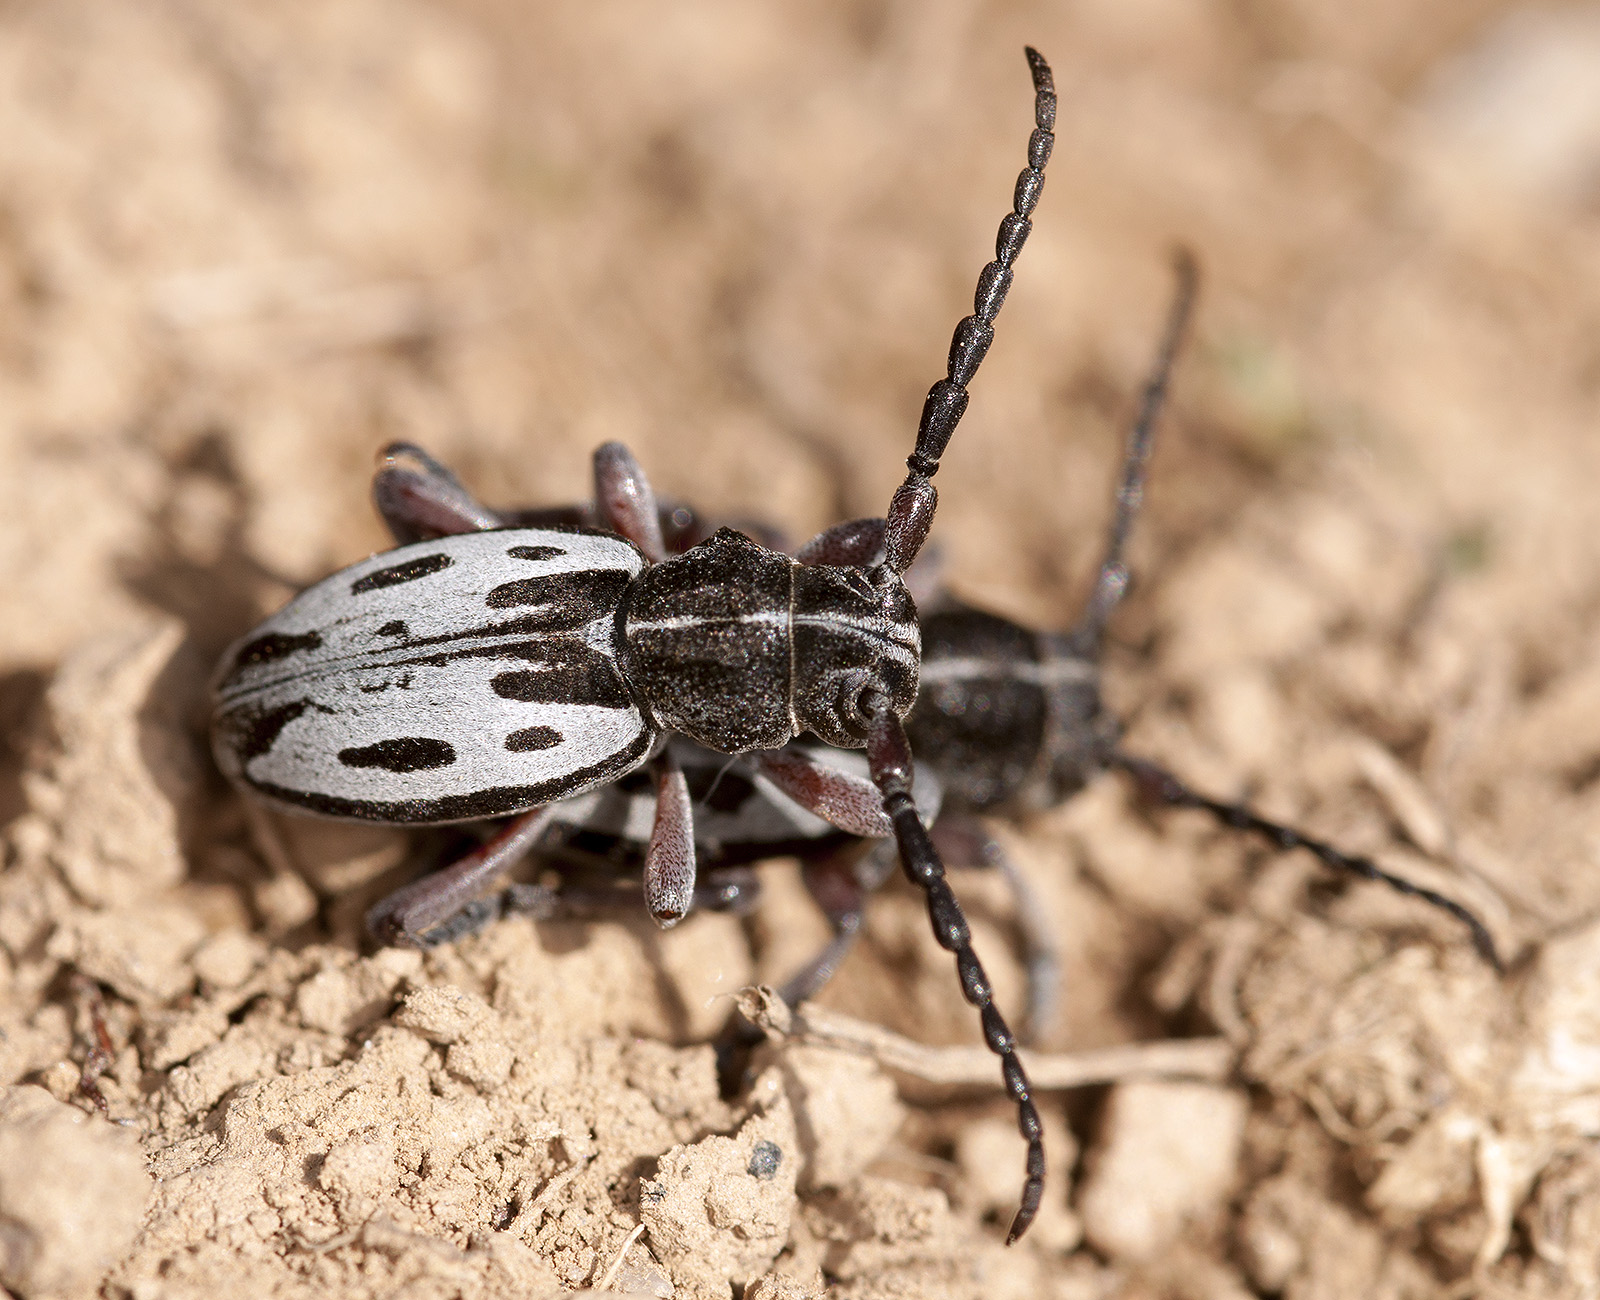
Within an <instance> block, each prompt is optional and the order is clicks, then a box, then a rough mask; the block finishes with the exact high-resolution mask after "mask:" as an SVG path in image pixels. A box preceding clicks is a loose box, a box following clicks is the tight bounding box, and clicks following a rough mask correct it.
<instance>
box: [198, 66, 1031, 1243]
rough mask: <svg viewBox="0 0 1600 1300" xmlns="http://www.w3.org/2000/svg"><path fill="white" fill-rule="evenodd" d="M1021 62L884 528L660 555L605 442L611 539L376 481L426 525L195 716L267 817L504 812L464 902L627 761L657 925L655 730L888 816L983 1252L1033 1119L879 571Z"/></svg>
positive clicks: (986, 272)
mask: <svg viewBox="0 0 1600 1300" xmlns="http://www.w3.org/2000/svg"><path fill="white" fill-rule="evenodd" d="M1027 56H1028V65H1029V68H1030V71H1031V73H1032V77H1033V87H1034V123H1035V126H1034V131H1033V133H1032V135H1031V136H1030V138H1029V141H1028V163H1027V166H1026V167H1025V168H1024V169H1023V171H1022V172H1021V174H1020V175H1019V176H1018V178H1017V184H1016V190H1015V194H1014V196H1013V202H1012V211H1011V212H1010V213H1009V214H1007V215H1006V217H1005V218H1004V219H1003V220H1002V221H1001V223H1000V229H999V234H998V236H997V238H996V241H995V258H994V260H993V261H992V262H990V263H989V264H988V265H987V266H985V267H984V269H983V272H982V273H981V274H980V276H979V277H978V287H977V291H976V293H975V295H974V301H973V312H972V314H971V315H970V316H967V317H966V318H965V319H963V320H962V321H961V323H960V324H959V325H957V326H956V329H955V334H954V336H953V337H952V339H951V343H950V354H949V360H948V364H947V367H946V374H945V377H944V378H943V379H941V380H939V381H938V382H937V383H935V384H934V385H933V387H932V388H931V389H930V390H929V392H928V396H927V399H926V401H925V403H924V405H923V411H922V418H921V421H920V424H919V427H918V430H917V441H916V448H915V450H914V451H913V452H912V454H911V455H910V457H908V459H907V462H906V465H907V470H908V472H907V475H906V478H905V481H904V482H903V483H902V484H901V486H900V487H899V489H897V490H896V492H895V494H894V497H893V499H892V500H891V501H890V504H889V509H888V511H887V513H886V515H885V517H884V518H882V519H870V520H854V521H850V522H847V523H842V524H836V525H834V526H833V527H831V528H829V529H826V530H825V531H824V532H822V533H820V534H818V535H817V536H816V537H815V538H813V539H812V540H811V541H810V542H808V543H807V544H806V545H805V546H804V547H803V548H801V550H800V552H799V554H798V555H797V556H795V557H790V556H787V555H784V554H781V553H779V552H776V551H772V550H769V549H767V548H765V547H763V546H761V545H759V544H757V543H756V542H754V541H752V540H750V539H749V538H748V537H746V536H744V535H743V534H741V533H738V532H735V531H733V530H732V529H727V528H725V529H721V530H719V531H718V532H717V533H716V534H714V535H713V536H712V537H711V538H710V539H708V540H707V541H705V542H703V543H701V544H700V545H698V546H695V547H692V548H691V549H689V550H688V551H685V552H684V553H683V554H681V555H676V556H670V557H669V556H668V555H667V552H666V549H665V545H664V542H663V539H662V535H661V529H660V526H659V517H658V514H657V510H656V505H655V499H654V496H653V494H652V492H651V490H650V486H649V484H648V482H647V481H646V479H645V476H644V473H643V471H642V470H641V469H640V468H639V466H638V464H637V463H636V462H635V461H634V459H633V457H632V456H631V455H630V454H629V453H628V452H627V450H626V449H625V448H623V447H621V446H620V445H619V444H615V443H611V444H607V445H606V446H603V447H601V448H600V449H599V450H598V451H597V452H596V453H595V487H596V504H597V506H598V508H599V509H600V511H601V512H602V514H603V516H604V518H605V520H606V522H607V524H608V525H609V526H610V527H611V528H612V529H613V530H614V532H615V534H617V535H613V534H611V533H605V532H600V531H597V530H586V529H582V528H578V529H561V528H521V529H512V530H494V528H493V520H492V519H484V518H482V517H480V516H479V515H477V514H475V513H474V512H473V511H472V509H471V505H472V503H471V501H470V499H468V500H465V501H463V500H457V499H454V498H452V497H450V496H449V495H445V496H442V497H433V498H423V497H418V498H416V499H414V500H411V501H409V503H407V501H406V499H404V498H402V501H401V504H402V509H404V508H405V506H406V505H407V504H409V505H410V506H414V508H415V515H414V516H413V517H411V518H410V519H409V521H408V522H409V523H410V525H411V526H413V527H414V528H415V529H416V531H417V533H418V534H419V535H421V534H422V533H424V532H430V531H431V532H435V533H439V534H441V536H439V537H437V538H436V539H433V540H422V541H417V542H413V543H411V544H410V545H406V546H402V547H400V548H398V549H397V550H394V551H388V552H385V553H383V554H380V555H376V556H373V557H372V558H370V559H367V560H364V561H362V562H360V563H358V564H354V565H352V566H350V567H349V568H347V569H345V570H343V571H341V572H339V573H336V574H334V575H333V576H332V577H330V578H326V579H324V580H323V581H322V582H320V583H318V584H316V585H315V586H313V587H311V588H309V589H308V590H307V591H305V592H303V593H301V594H300V595H299V596H298V597H296V598H295V599H294V600H293V601H291V602H290V603H289V604H288V605H287V606H286V607H285V608H284V609H283V610H281V611H279V613H277V614H276V615H274V616H273V617H272V618H270V619H268V620H267V621H266V622H265V623H263V624H262V625H261V626H260V627H258V628H256V629H255V630H254V631H253V632H251V633H249V634H248V635H247V636H246V637H245V638H244V639H242V640H241V641H239V642H238V643H237V644H235V645H234V646H233V647H231V648H230V649H229V651H228V652H227V653H226V654H225V655H224V658H223V660H222V663H221V665H220V666H219V668H218V671H217V676H216V679H215V685H214V700H213V714H212V748H213V750H214V752H215V754H216V757H217V762H218V765H219V766H220V767H221V768H222V770H223V771H224V772H225V773H226V774H227V775H228V776H229V777H231V778H233V779H234V780H236V781H238V782H240V783H241V784H243V785H245V786H246V787H248V788H249V789H250V790H251V791H253V792H254V793H256V794H258V795H261V796H264V797H266V798H268V799H270V800H273V801H275V802H278V803H281V804H284V805H286V806H287V807H290V808H294V809H301V810H306V811H310V812H315V813H321V814H324V815H326V816H333V817H345V818H355V819H358V820H364V821H376V822H389V823H418V824H426V823H442V822H452V821H461V820H468V819H473V818H480V817H490V816H496V815H502V814H515V815H516V816H515V817H514V820H512V821H511V822H510V823H509V824H508V826H507V827H506V829H504V830H503V831H501V832H500V834H499V835H498V836H497V837H496V838H495V839H494V840H493V841H491V842H490V844H489V845H487V846H485V848H484V849H483V850H481V851H479V852H477V853H475V854H472V855H469V858H468V859H467V860H465V861H464V862H463V863H460V864H457V866H456V867H454V868H451V873H452V875H453V878H454V879H455V880H456V882H457V884H458V885H459V886H460V887H461V889H462V890H463V891H465V896H467V897H470V896H473V895H475V894H477V893H478V892H481V884H482V882H483V881H484V880H485V879H487V878H491V877H493V876H497V875H498V874H499V872H500V871H501V869H502V868H503V865H504V863H505V861H506V860H507V858H506V855H507V854H511V855H517V854H520V852H521V851H523V850H525V849H526V848H528V847H531V845H533V844H535V843H537V841H538V838H539V836H540V834H541V833H542V831H543V829H544V827H545V825H546V824H548V822H549V820H550V817H551V813H550V809H549V808H548V806H547V805H549V804H550V803H551V802H552V801H555V800H559V799H561V798H565V797H567V796H570V795H575V794H579V793H582V792H583V791H584V790H587V789H592V788H594V787H596V786H599V785H604V784H606V783H608V782H610V781H614V780H615V779H617V778H618V777H620V776H622V775H623V774H624V773H626V772H629V771H632V770H633V769H634V768H637V767H640V766H642V765H644V764H646V763H650V764H652V765H653V768H654V773H655V778H656V818H655V825H654V827H653V829H652V832H651V837H650V844H649V847H648V849H647V850H646V852H645V863H644V877H645V893H646V898H647V901H648V903H649V906H650V910H651V912H652V913H653V914H654V915H655V916H656V917H657V919H658V920H660V921H662V922H664V923H667V922H671V921H674V920H676V919H678V918H680V917H681V916H682V915H683V913H684V912H685V911H686V910H687V908H688V906H689V904H690V902H691V901H692V899H693V892H694V833H693V828H692V810H691V804H690V801H689V796H688V790H687V787H686V785H685V782H684V778H683V773H682V771H681V770H680V769H679V768H678V766H677V764H676V763H675V762H674V761H673V759H672V756H671V751H670V750H669V749H665V748H664V747H663V742H664V740H665V738H666V737H667V736H668V735H669V734H670V733H681V734H683V735H686V736H688V737H689V738H690V739H691V740H694V741H696V742H698V743H700V744H702V745H705V746H707V747H708V748H710V749H714V750H718V751H720V752H722V753H728V754H740V753H747V752H753V751H764V752H763V753H762V754H761V757H760V759H759V760H758V761H759V763H760V766H761V768H762V770H763V771H764V772H766V773H767V774H768V775H769V776H770V777H771V778H772V780H773V782H774V784H776V785H777V786H778V787H779V788H781V789H782V790H784V791H785V793H787V794H789V795H790V796H791V797H792V798H794V799H796V800H797V801H798V802H800V803H802V804H804V805H805V806H806V807H808V808H810V809H811V810H812V811H814V812H817V813H818V814H819V815H822V816H824V817H825V818H826V819H827V820H829V821H831V822H833V823H834V824H836V825H839V826H841V827H842V828H844V829H847V830H854V829H856V828H860V829H861V830H862V831H863V832H865V833H872V832H873V831H876V830H879V829H881V828H882V824H883V822H884V821H885V820H887V822H888V824H889V828H890V829H891V830H892V833H893V835H894V838H895V841H896V843H897V845H898V847H899V851H900V859H901V864H902V866H903V868H904V870H905V872H906V875H907V876H908V877H909V878H910V879H911V881H912V882H913V883H914V884H916V885H917V886H918V887H920V888H921V889H922V890H923V892H924V894H925V896H926V898H927V904H928V914H929V920H930V921H931V923H932V926H933V930H934V933H935V935H936V936H937V937H938V940H939V943H940V944H941V945H942V946H943V947H944V948H945V949H947V950H948V951H949V952H951V953H952V954H953V955H954V957H955V961H956V969H957V972H958V974H959V976H960V980H961V987H962V991H963V993H964V994H965V996H966V998H967V1000H968V1001H969V1002H971V1003H972V1004H973V1005H974V1006H976V1007H977V1008H978V1012H979V1016H980V1019H981V1021H982V1025H983V1034H984V1040H985V1042H986V1043H987V1044H988V1046H989V1049H990V1050H991V1051H993V1052H994V1053H995V1054H996V1055H997V1056H998V1057H999V1058H1000V1068H1001V1074H1002V1077H1003V1078H1004V1080H1005V1086H1006V1091H1007V1093H1008V1094H1009V1095H1010V1097H1011V1098H1012V1100H1013V1101H1014V1102H1015V1104H1016V1107H1017V1114H1018V1128H1019V1130H1020V1131H1021V1133H1022V1136H1023V1138H1024V1140H1025V1141H1026V1142H1027V1160H1026V1166H1025V1167H1026V1176H1025V1180H1024V1183H1023V1190H1022V1196H1021V1203H1020V1205H1019V1206H1018V1209H1017V1213H1016V1217H1015V1218H1014V1219H1013V1220H1012V1223H1011V1228H1010V1231H1009V1233H1008V1235H1007V1240H1008V1241H1015V1240H1016V1239H1017V1238H1018V1237H1020V1236H1021V1235H1022V1234H1023V1233H1024V1232H1026V1231H1027V1229H1028V1226H1029V1224H1031V1223H1032V1221H1033V1219H1034V1217H1035V1215H1036V1214H1037V1213H1038V1209H1039V1203H1040V1199H1041V1197H1042V1195H1043V1192H1044V1176H1045V1159H1044V1141H1043V1132H1042V1127H1041V1124H1040V1120H1039V1112H1038V1109H1037V1108H1036V1106H1035V1105H1034V1101H1033V1092H1032V1087H1031V1085H1030V1083H1029V1081H1028V1076H1027V1072H1026V1071H1025V1070H1024V1068H1023V1065H1022V1061H1021V1059H1020V1058H1019V1057H1018V1055H1017V1050H1016V1039H1015V1037H1014V1035H1013V1034H1012V1032H1011V1030H1010V1028H1009V1027H1008V1026H1007V1024H1006V1021H1005V1019H1004V1017H1003V1016H1002V1015H1001V1013H1000V1009H999V1008H998V1007H997V1006H996V1005H995V1002H994V996H993V991H992V989H991V986H990V983H989V978H988V976H987V975H986V974H985V972H984V969H983V966H982V963H981V962H980V961H979V960H978V955H977V953H976V952H974V951H973V948H972V942H971V935H970V932H969V930H968V928H967V922H966V918H965V917H964V916H963V915H962V912H961V907H960V905H959V904H958V903H957V901H956V897H955V895H954V894H953V893H952V892H951V889H950V885H949V883H948V881H947V880H946V879H945V870H944V865H943V863H942V862H941V861H940V859H939V855H938V852H937V851H936V850H935V848H934V846H933V842H932V841H931V839H930V838H929V835H928V831H927V828H926V827H925V826H924V825H923V823H922V821H921V819H920V818H919V816H918V814H917V808H916V803H915V800H914V798H913V795H912V792H911V780H912V759H911V747H910V744H909V742H908V741H907V739H906V734H905V728H904V726H903V725H902V723H901V718H902V717H903V716H904V714H905V713H906V712H907V711H908V710H909V709H910V708H911V705H912V703H913V702H914V700H915V699H916V692H917V671H918V666H919V662H920V650H921V637H920V633H919V630H918V625H917V618H916V608H915V605H914V603H913V601H912V599H911V596H910V594H909V593H908V592H907V590H906V587H905V583H904V581H903V580H902V577H901V575H902V574H904V573H905V571H906V570H907V569H908V568H909V567H910V566H911V563H912V561H913V560H915V559H916V557H917V552H918V551H920V550H921V549H922V545H923V542H924V541H925V540H926V539H927V536H928V530H929V528H930V527H931V526H932V523H933V516H934V510H935V507H936V504H937V500H938V493H937V491H936V490H935V488H934V486H933V483H932V479H933V476H934V474H935V473H936V472H937V471H938V468H939V460H940V458H941V457H942V456H943V454H944V451H945V448H946V447H947V446H948V444H949V442H950V438H951V436H952V435H953V434H954V432H955V429H956V426H957V424H958V423H959V422H960V420H961V417H962V415H963V414H965V412H966V408H967V401H968V396H967V385H968V384H969V383H970V382H971V381H972V378H973V376H974V375H975V374H976V372H977V370H978V367H979V365H980V364H981V363H982V361H983V358H984V354H985V353H986V352H987V351H988V349H989V345H990V343H991V342H992V341H993V339H994V320H995V317H996V316H997V315H998V313H999V311H1000V308H1001V305H1002V304H1003V303H1004V301H1005V296H1006V293H1007V291H1008V290H1009V289H1010V287H1011V279H1012V266H1013V263H1014V262H1015V261H1016V258H1017V255H1018V254H1019V253H1020V252H1021V250H1022V246H1023V244H1024V242H1025V241H1026V239H1027V237H1028V233H1029V231H1030V230H1031V228H1032V221H1031V217H1032V213H1033V211H1034V208H1035V206H1036V205H1037V203H1038V200H1039V194H1040V192H1041V190H1042V189H1043V187H1044V168H1045V164H1046V163H1047V161H1048V159H1049V157H1050V151H1051V148H1052V146H1053V144H1054V142H1055V137H1054V135H1053V129H1054V125H1055V108H1056V96H1055V88H1054V85H1053V83H1052V79H1051V74H1050V67H1049V65H1048V64H1047V63H1046V62H1045V60H1044V58H1043V57H1042V56H1041V55H1040V54H1039V53H1038V52H1037V51H1036V50H1034V49H1032V48H1031V47H1030V48H1029V49H1028V51H1027ZM402 526H404V525H402ZM485 528H487V529H489V530H490V531H477V530H480V529H485ZM804 731H809V732H812V733H814V734H815V735H816V736H818V737H819V738H820V739H822V740H824V741H826V742H828V743H830V744H835V745H840V746H843V747H845V748H850V749H861V748H865V750H866V754H867V764H868V771H869V772H870V775H871V781H870V784H869V783H865V782H860V781H854V780H844V779H841V777H840V775H839V774H838V773H835V772H832V771H830V769H828V768H826V767H822V766H819V765H817V764H815V763H812V762H809V761H807V760H806V759H805V758H804V757H802V756H800V755H799V754H797V753H796V752H794V751H785V752H782V753H773V752H771V751H777V750H781V749H782V747H783V746H785V745H787V743H788V742H789V741H790V740H791V739H792V738H794V737H795V736H796V735H798V734H800V733H801V732H804ZM485 873H487V874H485ZM423 883H424V884H427V883H429V882H423ZM441 907H445V908H446V910H444V911H443V912H440V911H439V909H440V908H441ZM456 910H458V908H457V906H455V899H454V898H452V897H451V896H450V895H449V894H448V892H447V893H446V894H445V895H443V896H441V895H440V893H439V892H438V891H437V890H432V891H426V890H425V891H423V892H421V893H416V894H411V895H409V896H407V895H405V894H404V891H403V892H402V896H401V897H399V898H398V899H397V900H396V902H395V905H394V910H393V911H392V912H391V913H390V915H389V922H390V926H391V928H392V930H393V932H394V933H396V934H399V935H406V934H416V933H418V932H420V931H422V930H424V929H426V928H428V926H429V925H432V924H435V923H437V922H438V921H439V920H442V919H443V918H444V917H445V916H448V915H450V914H451V913H453V912H454V911H456Z"/></svg>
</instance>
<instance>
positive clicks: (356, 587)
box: [350, 554, 455, 596]
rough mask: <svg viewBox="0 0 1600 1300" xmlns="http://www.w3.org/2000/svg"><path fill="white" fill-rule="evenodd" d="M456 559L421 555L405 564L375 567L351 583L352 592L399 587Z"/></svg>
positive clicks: (448, 565) (423, 576)
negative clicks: (385, 567) (381, 567)
mask: <svg viewBox="0 0 1600 1300" xmlns="http://www.w3.org/2000/svg"><path fill="white" fill-rule="evenodd" d="M454 563H455V561H454V560H452V559H451V558H450V557H449V556H448V555H442V554H441V555H419V556H417V558H416V559H414V560H407V561H406V562H405V563H404V564H392V565H390V566H389V567H388V568H387V569H374V570H373V571H372V572H371V573H369V574H367V576H366V577H364V578H357V579H356V580H355V581H354V582H352V583H351V584H350V594H351V595H352V596H359V595H361V593H362V592H364V591H377V590H378V589H379V588H381V587H398V586H399V585H400V584H401V583H402V582H415V581H416V580H417V579H418V578H426V577H427V576H428V575H429V574H430V573H438V572H440V571H441V570H443V569H448V568H449V567H450V566H451V565H452V564H454Z"/></svg>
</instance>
